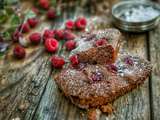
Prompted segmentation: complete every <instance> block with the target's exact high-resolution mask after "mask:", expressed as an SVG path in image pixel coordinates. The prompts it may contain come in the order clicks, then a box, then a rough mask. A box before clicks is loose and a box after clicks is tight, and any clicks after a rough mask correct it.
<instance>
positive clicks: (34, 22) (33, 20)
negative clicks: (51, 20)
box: [28, 18, 39, 28]
mask: <svg viewBox="0 0 160 120" xmlns="http://www.w3.org/2000/svg"><path fill="white" fill-rule="evenodd" d="M38 22H39V21H38V19H37V18H30V19H28V24H29V26H30V27H32V28H34V27H35V26H36V25H37V24H38Z"/></svg>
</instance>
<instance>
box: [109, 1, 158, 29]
mask: <svg viewBox="0 0 160 120" xmlns="http://www.w3.org/2000/svg"><path fill="white" fill-rule="evenodd" d="M139 6H143V7H152V8H153V9H154V10H156V11H157V12H158V13H159V15H157V16H155V17H154V18H152V19H148V20H145V21H144V20H142V21H127V20H125V19H123V18H122V17H121V15H122V14H124V12H126V10H127V9H132V8H134V7H135V8H137V7H139ZM112 18H113V24H114V25H115V26H116V27H118V28H119V29H121V30H124V31H129V32H144V31H149V30H151V29H153V28H155V27H156V26H157V25H158V23H159V21H160V6H159V4H156V3H153V2H139V1H124V2H119V3H117V4H115V5H114V6H113V7H112Z"/></svg>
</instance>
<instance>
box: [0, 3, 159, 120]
mask: <svg viewBox="0 0 160 120" xmlns="http://www.w3.org/2000/svg"><path fill="white" fill-rule="evenodd" d="M117 1H118V0H108V2H106V1H103V0H102V1H101V2H102V3H103V4H104V3H105V5H106V6H107V5H108V6H110V7H111V5H112V4H113V3H115V2H117ZM85 2H86V1H85V0H83V4H82V3H81V5H82V6H84V5H85V4H86V3H85ZM92 2H94V0H93V1H92ZM101 2H99V3H98V4H97V6H96V7H93V6H92V7H91V12H92V14H96V15H97V14H100V15H102V11H101V10H99V8H100V7H101V5H103V4H102V3H101ZM69 9H70V11H72V12H73V13H69V14H64V16H63V19H61V20H60V23H63V22H64V21H65V20H66V19H68V18H75V16H79V15H83V14H84V13H83V12H82V11H83V9H79V8H78V10H77V11H76V10H75V9H74V8H73V9H72V8H69ZM97 9H98V10H99V11H97ZM85 14H86V13H85ZM85 14H84V15H85ZM106 14H108V11H107V9H106V13H105V16H103V15H102V16H101V17H102V19H103V21H99V22H98V23H97V24H99V25H97V26H98V27H97V28H96V29H99V28H107V27H110V26H111V23H110V19H108V18H109V16H107V15H106ZM90 17H92V16H90ZM92 20H93V19H92ZM59 25H60V24H59V23H58V25H56V26H53V25H52V24H49V26H50V27H54V28H60V27H62V26H59ZM90 29H91V28H90ZM123 35H124V42H125V44H124V48H125V51H127V52H131V53H132V54H135V55H139V56H141V57H145V58H146V57H147V47H146V34H127V33H124V34H123ZM63 54H64V55H65V56H67V54H66V53H63ZM49 57H50V55H49V54H47V53H45V52H44V51H43V50H42V52H41V53H40V54H39V55H37V56H36V58H35V59H33V60H32V62H27V63H25V65H24V66H23V67H19V68H17V67H16V69H12V70H8V69H9V68H10V66H9V65H8V62H9V61H8V62H4V63H5V64H6V66H7V67H5V68H0V69H1V70H0V71H1V72H0V78H1V80H0V120H11V119H16V118H17V119H21V120H86V118H87V115H86V111H85V110H82V109H79V108H78V107H76V106H74V105H73V104H71V102H70V101H69V100H67V99H66V98H65V97H64V95H63V94H62V93H61V91H60V90H59V89H58V88H57V86H56V84H55V82H54V80H53V74H54V70H52V69H51V67H50V62H49ZM13 66H14V64H13ZM156 96H157V95H156ZM158 99H160V98H159V97H158V98H157V102H156V103H158ZM113 106H114V107H115V112H114V113H113V114H112V115H109V116H106V115H104V114H103V115H102V116H101V120H149V119H150V103H149V84H148V81H146V82H145V84H144V85H143V86H142V87H140V88H138V89H136V90H134V91H133V92H131V93H129V94H126V95H125V96H123V97H121V98H119V99H117V100H116V101H115V102H114V104H113ZM157 114H158V113H157Z"/></svg>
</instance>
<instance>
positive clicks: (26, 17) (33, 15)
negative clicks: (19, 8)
mask: <svg viewBox="0 0 160 120" xmlns="http://www.w3.org/2000/svg"><path fill="white" fill-rule="evenodd" d="M33 17H36V14H35V13H34V12H33V11H32V10H29V11H27V12H26V14H25V19H24V21H27V20H28V19H29V18H33Z"/></svg>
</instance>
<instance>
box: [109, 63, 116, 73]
mask: <svg viewBox="0 0 160 120" xmlns="http://www.w3.org/2000/svg"><path fill="white" fill-rule="evenodd" d="M107 69H108V70H109V71H110V72H112V73H117V71H118V68H117V66H115V65H114V64H110V65H107Z"/></svg>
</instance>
